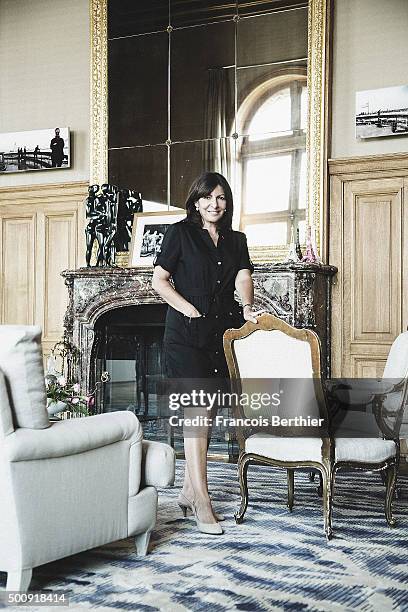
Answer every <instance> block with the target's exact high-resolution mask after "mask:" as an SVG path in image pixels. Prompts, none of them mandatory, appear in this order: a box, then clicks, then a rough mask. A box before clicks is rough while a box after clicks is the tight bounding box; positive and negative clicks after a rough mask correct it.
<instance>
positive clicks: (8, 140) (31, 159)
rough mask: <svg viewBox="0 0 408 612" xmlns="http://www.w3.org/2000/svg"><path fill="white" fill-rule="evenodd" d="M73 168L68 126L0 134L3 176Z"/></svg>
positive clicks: (0, 170)
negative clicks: (9, 173) (14, 173)
mask: <svg viewBox="0 0 408 612" xmlns="http://www.w3.org/2000/svg"><path fill="white" fill-rule="evenodd" d="M70 167H71V154H70V134H69V128H67V127H62V128H60V127H55V128H49V129H47V130H30V131H26V132H7V133H4V134H0V173H2V174H3V173H7V172H27V171H31V170H56V169H60V170H61V169H65V168H70Z"/></svg>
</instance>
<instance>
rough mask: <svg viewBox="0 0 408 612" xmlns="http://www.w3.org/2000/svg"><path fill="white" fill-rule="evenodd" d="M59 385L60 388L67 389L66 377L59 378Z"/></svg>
mask: <svg viewBox="0 0 408 612" xmlns="http://www.w3.org/2000/svg"><path fill="white" fill-rule="evenodd" d="M57 383H58V384H59V386H60V387H65V385H66V384H67V381H66V378H65V376H59V377H58V378H57Z"/></svg>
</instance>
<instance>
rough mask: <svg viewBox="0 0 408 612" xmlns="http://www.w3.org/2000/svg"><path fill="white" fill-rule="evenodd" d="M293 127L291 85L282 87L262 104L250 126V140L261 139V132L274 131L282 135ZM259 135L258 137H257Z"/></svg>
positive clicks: (275, 134) (275, 133)
mask: <svg viewBox="0 0 408 612" xmlns="http://www.w3.org/2000/svg"><path fill="white" fill-rule="evenodd" d="M290 129H291V98H290V90H289V87H286V88H285V89H281V90H280V91H279V92H278V93H276V94H275V95H273V96H271V97H270V98H268V99H267V100H266V102H264V103H263V104H261V106H260V107H259V109H258V110H257V111H256V113H255V115H254V116H253V117H252V119H251V121H250V124H249V126H248V130H247V133H248V134H250V137H249V140H251V141H254V140H259V135H260V134H265V133H267V132H268V133H269V132H274V134H273V135H274V136H280V135H281V134H283V133H284V132H288V131H290ZM256 135H258V138H257V137H256Z"/></svg>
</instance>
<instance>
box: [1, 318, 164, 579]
mask: <svg viewBox="0 0 408 612" xmlns="http://www.w3.org/2000/svg"><path fill="white" fill-rule="evenodd" d="M40 337H41V330H40V328H37V327H22V326H0V490H1V496H0V570H1V571H5V572H7V574H8V576H7V589H8V590H26V589H28V587H29V584H30V580H31V576H32V570H33V568H35V567H37V566H39V565H42V564H44V563H48V562H50V561H53V560H56V559H60V558H62V557H65V556H68V555H72V554H75V553H78V552H81V551H84V550H87V549H90V548H94V547H96V546H101V545H103V544H106V543H108V542H113V541H115V540H119V539H122V538H127V537H130V536H133V537H134V538H135V545H136V550H137V552H138V553H139V554H141V555H144V554H146V552H147V547H148V543H149V538H150V533H151V531H152V530H153V529H154V526H155V523H156V511H157V490H156V486H160V487H162V486H168V485H171V484H172V483H173V480H174V451H173V450H172V449H171V448H170V447H169V446H168V445H166V444H160V443H157V442H146V441H143V440H142V435H143V432H142V428H141V426H140V423H139V421H138V420H137V418H136V416H135V415H134V414H133V413H130V412H114V413H109V414H102V415H97V416H92V417H86V418H78V419H70V420H65V421H60V422H54V423H50V422H49V420H48V414H47V410H46V390H45V384H44V373H43V365H42V356H41V346H40Z"/></svg>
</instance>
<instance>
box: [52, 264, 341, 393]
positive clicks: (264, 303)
mask: <svg viewBox="0 0 408 612" xmlns="http://www.w3.org/2000/svg"><path fill="white" fill-rule="evenodd" d="M336 271H337V269H336V268H335V267H333V266H321V265H314V264H302V263H292V264H258V265H256V266H255V271H254V274H253V279H254V286H255V304H256V307H257V308H264V309H265V310H267V311H269V312H271V313H273V314H275V315H277V316H279V317H280V318H281V319H284V320H285V321H287V322H288V323H290V324H291V325H294V326H295V327H307V328H310V329H314V330H315V331H316V332H317V334H318V335H319V337H320V340H321V345H322V373H323V375H325V376H329V375H330V311H331V296H330V294H331V281H332V277H333V275H334V274H335V273H336ZM152 272H153V269H152V268H151V267H143V268H142V267H141V268H120V267H114V268H80V269H78V270H66V271H64V272H63V273H62V276H63V277H64V278H65V284H66V286H67V287H68V300H69V301H68V307H67V311H66V314H65V319H64V327H65V331H66V336H67V338H68V340H69V341H70V342H72V343H73V345H74V346H76V347H77V348H78V349H79V363H78V368H79V369H78V372H77V377H78V380H79V382H80V383H81V386H82V388H85V389H86V390H87V391H89V390H90V386H91V380H90V372H91V362H92V348H93V344H94V336H95V331H94V330H95V324H96V322H97V320H98V319H99V317H100V316H101V315H103V314H104V313H106V312H108V311H109V310H112V309H116V308H123V307H126V306H137V305H139V304H162V303H163V300H162V299H161V298H160V296H159V295H158V294H157V293H156V292H155V291H154V290H153V289H152V286H151V279H152Z"/></svg>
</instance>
